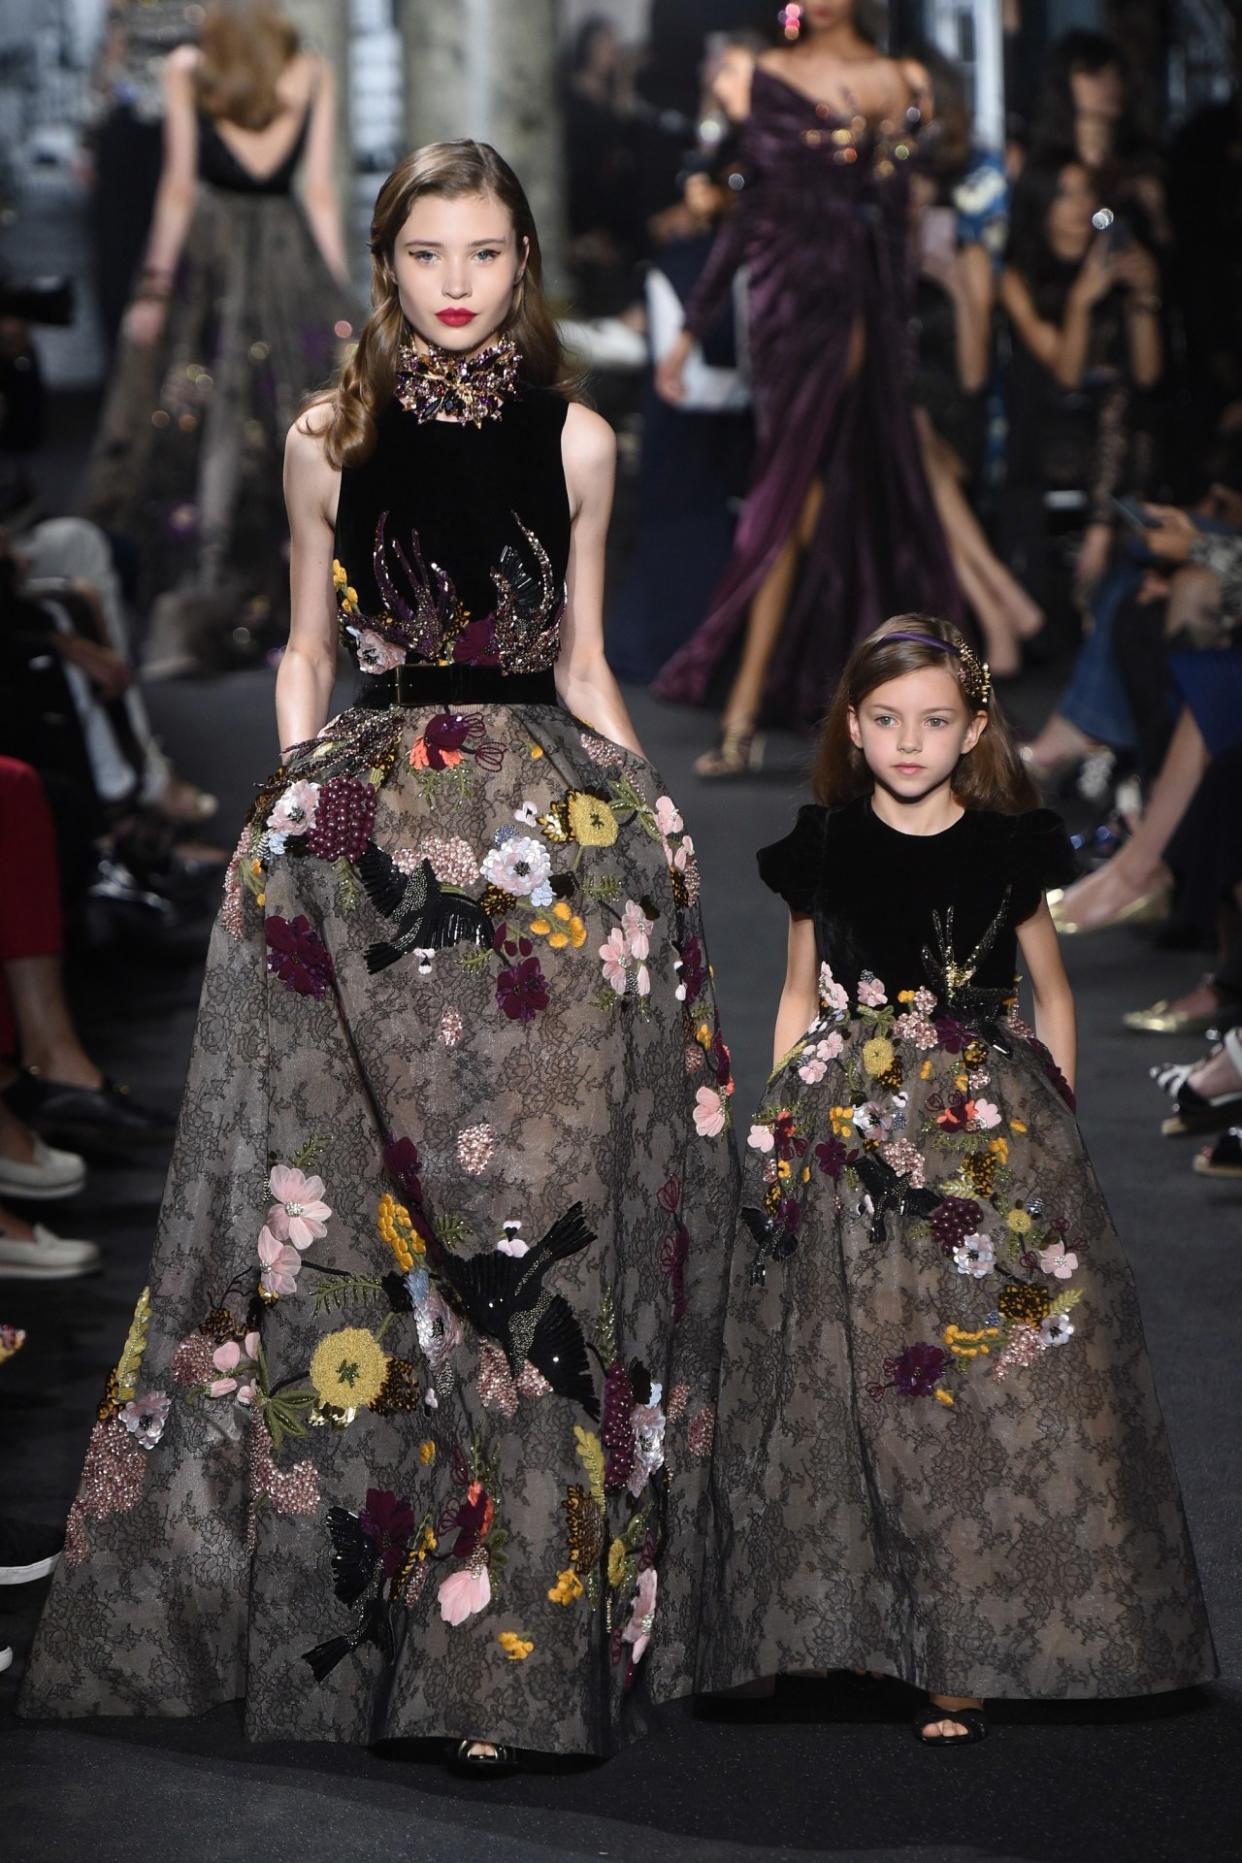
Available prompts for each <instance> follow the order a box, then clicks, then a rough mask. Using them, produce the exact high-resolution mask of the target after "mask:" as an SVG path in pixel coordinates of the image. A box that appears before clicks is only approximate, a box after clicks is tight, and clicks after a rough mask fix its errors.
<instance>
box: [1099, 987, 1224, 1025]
mask: <svg viewBox="0 0 1242 1863" xmlns="http://www.w3.org/2000/svg"><path fill="white" fill-rule="evenodd" d="M1220 1018H1221V1005H1220V1004H1217V1006H1216V1008H1215V1009H1175V1008H1174V1007H1173V1003H1172V1001H1170V999H1169V998H1168V997H1167V996H1162V997H1161V999H1160V1001H1159V1002H1158V1003H1153V1004H1152V1005H1151V1008H1150V1009H1130V1010H1128V1011H1127V1012H1126V1014H1125V1015H1124V1016H1123V1017H1122V1018H1121V1019H1122V1021H1123V1023H1124V1024H1125V1026H1126V1027H1127V1028H1128V1029H1134V1030H1135V1032H1136V1033H1137V1034H1139V1035H1204V1034H1206V1033H1207V1031H1208V1029H1214V1028H1215V1027H1216V1025H1217V1023H1218V1022H1219V1021H1220Z"/></svg>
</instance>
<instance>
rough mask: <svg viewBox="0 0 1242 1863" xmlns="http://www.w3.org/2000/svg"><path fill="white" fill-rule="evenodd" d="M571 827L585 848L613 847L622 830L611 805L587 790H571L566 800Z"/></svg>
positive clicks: (577, 839) (576, 839) (575, 837)
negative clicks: (590, 794)
mask: <svg viewBox="0 0 1242 1863" xmlns="http://www.w3.org/2000/svg"><path fill="white" fill-rule="evenodd" d="M565 806H566V809H567V811H568V814H569V826H570V828H571V830H572V831H573V836H574V839H575V841H578V842H579V843H580V844H581V845H582V846H583V847H611V846H612V844H613V842H614V841H615V840H616V838H617V835H618V834H619V833H620V829H619V827H618V824H617V818H616V816H615V815H614V814H613V812H612V809H611V807H610V805H609V804H608V803H607V802H602V801H601V800H600V798H599V797H598V796H589V795H587V793H586V791H585V790H582V789H571V790H570V792H569V794H568V796H567V797H566V798H565Z"/></svg>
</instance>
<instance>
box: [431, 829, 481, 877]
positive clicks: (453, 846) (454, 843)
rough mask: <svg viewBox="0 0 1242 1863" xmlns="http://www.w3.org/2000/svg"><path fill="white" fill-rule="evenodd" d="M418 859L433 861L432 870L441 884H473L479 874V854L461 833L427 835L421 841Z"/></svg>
mask: <svg viewBox="0 0 1242 1863" xmlns="http://www.w3.org/2000/svg"><path fill="white" fill-rule="evenodd" d="M418 860H419V863H421V862H422V861H424V860H429V861H430V862H431V871H432V872H433V873H434V874H435V876H436V878H437V880H439V882H440V884H441V886H458V887H465V886H473V885H474V882H475V880H476V879H477V878H478V875H479V860H478V856H477V854H476V853H475V851H474V849H473V848H472V847H471V845H470V843H469V841H467V840H465V839H464V838H463V837H462V836H461V835H459V834H454V835H443V834H429V835H425V836H424V837H423V839H422V841H421V842H420V843H419V849H418Z"/></svg>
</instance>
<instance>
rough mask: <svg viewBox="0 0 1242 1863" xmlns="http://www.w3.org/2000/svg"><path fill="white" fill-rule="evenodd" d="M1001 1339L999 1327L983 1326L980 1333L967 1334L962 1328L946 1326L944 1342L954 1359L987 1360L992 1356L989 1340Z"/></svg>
mask: <svg viewBox="0 0 1242 1863" xmlns="http://www.w3.org/2000/svg"><path fill="white" fill-rule="evenodd" d="M999 1337H1000V1327H999V1326H981V1327H980V1328H979V1330H978V1332H973V1333H971V1332H966V1331H965V1330H964V1329H963V1328H962V1327H960V1326H946V1327H945V1329H944V1342H945V1344H946V1345H947V1346H948V1348H949V1350H950V1352H952V1354H953V1356H954V1358H987V1357H989V1355H990V1354H991V1350H992V1348H991V1346H990V1345H989V1344H988V1343H987V1342H988V1340H989V1339H998V1338H999Z"/></svg>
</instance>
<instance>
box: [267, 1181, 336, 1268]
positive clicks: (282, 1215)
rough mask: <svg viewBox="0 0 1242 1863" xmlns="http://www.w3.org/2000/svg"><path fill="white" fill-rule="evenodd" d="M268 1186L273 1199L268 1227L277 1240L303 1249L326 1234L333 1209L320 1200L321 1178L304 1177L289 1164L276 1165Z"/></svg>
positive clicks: (321, 1198) (321, 1194)
mask: <svg viewBox="0 0 1242 1863" xmlns="http://www.w3.org/2000/svg"><path fill="white" fill-rule="evenodd" d="M270 1188H271V1192H272V1195H273V1196H274V1197H275V1198H276V1202H275V1203H274V1204H273V1205H272V1207H271V1209H270V1210H269V1211H268V1213H267V1226H268V1228H269V1229H270V1230H271V1232H272V1234H273V1235H274V1236H275V1237H276V1238H277V1240H278V1241H280V1242H292V1244H293V1246H294V1248H298V1249H302V1248H309V1247H310V1245H311V1243H312V1242H316V1241H318V1240H319V1238H320V1237H321V1236H326V1235H327V1233H328V1231H327V1227H326V1219H327V1218H328V1217H329V1216H331V1214H332V1211H331V1209H330V1208H329V1206H328V1205H327V1204H326V1203H325V1202H324V1200H323V1179H322V1178H321V1177H307V1176H306V1175H305V1173H304V1172H302V1171H298V1170H295V1169H294V1167H293V1166H292V1165H291V1164H278V1165H276V1166H275V1167H274V1168H273V1171H272V1175H271V1179H270Z"/></svg>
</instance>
